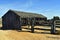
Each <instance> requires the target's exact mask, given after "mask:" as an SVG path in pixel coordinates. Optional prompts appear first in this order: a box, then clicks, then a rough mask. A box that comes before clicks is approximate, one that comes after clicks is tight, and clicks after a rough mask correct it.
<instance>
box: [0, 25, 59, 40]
mask: <svg viewBox="0 0 60 40" xmlns="http://www.w3.org/2000/svg"><path fill="white" fill-rule="evenodd" d="M36 27H39V28H41V29H50V27H45V26H36ZM57 29H60V28H57ZM28 31H30V30H28V29H23V30H22V31H17V30H0V40H60V35H58V34H57V35H53V34H50V31H48V30H37V29H36V30H35V33H31V32H28Z"/></svg>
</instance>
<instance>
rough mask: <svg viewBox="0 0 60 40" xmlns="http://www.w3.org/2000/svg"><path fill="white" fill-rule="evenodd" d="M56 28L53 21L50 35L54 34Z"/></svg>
mask: <svg viewBox="0 0 60 40" xmlns="http://www.w3.org/2000/svg"><path fill="white" fill-rule="evenodd" d="M55 29H56V26H55V20H53V22H52V26H51V34H55V33H56V30H55Z"/></svg>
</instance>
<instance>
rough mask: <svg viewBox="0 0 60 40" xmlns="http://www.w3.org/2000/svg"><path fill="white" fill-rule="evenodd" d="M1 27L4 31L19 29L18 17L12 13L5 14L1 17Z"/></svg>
mask: <svg viewBox="0 0 60 40" xmlns="http://www.w3.org/2000/svg"><path fill="white" fill-rule="evenodd" d="M2 25H3V28H4V29H15V28H19V27H20V17H19V16H18V15H16V14H15V13H14V12H11V11H10V12H7V13H6V14H5V15H4V16H3V17H2Z"/></svg>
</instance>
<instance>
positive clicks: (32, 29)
mask: <svg viewBox="0 0 60 40" xmlns="http://www.w3.org/2000/svg"><path fill="white" fill-rule="evenodd" d="M34 23H35V18H32V19H31V32H32V33H34Z"/></svg>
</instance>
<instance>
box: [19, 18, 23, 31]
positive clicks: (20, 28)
mask: <svg viewBox="0 0 60 40" xmlns="http://www.w3.org/2000/svg"><path fill="white" fill-rule="evenodd" d="M21 26H22V20H21V17H20V27H19V30H22V27H21Z"/></svg>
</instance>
